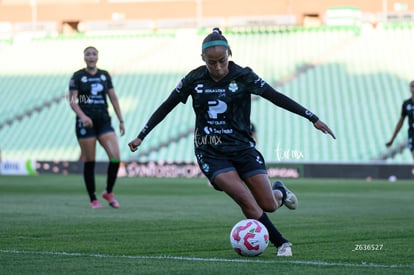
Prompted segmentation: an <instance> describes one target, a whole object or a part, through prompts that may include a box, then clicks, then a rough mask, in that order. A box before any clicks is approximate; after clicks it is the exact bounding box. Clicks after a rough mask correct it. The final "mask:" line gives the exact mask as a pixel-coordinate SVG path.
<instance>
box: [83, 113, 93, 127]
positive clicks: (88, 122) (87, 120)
mask: <svg viewBox="0 0 414 275" xmlns="http://www.w3.org/2000/svg"><path fill="white" fill-rule="evenodd" d="M81 120H82V125H83V127H85V128H92V127H93V122H92V119H91V118H90V117H88V116H84V117H82V118H81Z"/></svg>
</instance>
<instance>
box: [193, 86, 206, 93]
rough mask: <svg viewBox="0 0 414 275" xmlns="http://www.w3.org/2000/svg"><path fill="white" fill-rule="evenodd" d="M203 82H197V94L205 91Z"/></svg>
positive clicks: (195, 89)
mask: <svg viewBox="0 0 414 275" xmlns="http://www.w3.org/2000/svg"><path fill="white" fill-rule="evenodd" d="M203 87H204V85H203V84H197V86H195V88H194V91H196V93H197V94H201V93H203Z"/></svg>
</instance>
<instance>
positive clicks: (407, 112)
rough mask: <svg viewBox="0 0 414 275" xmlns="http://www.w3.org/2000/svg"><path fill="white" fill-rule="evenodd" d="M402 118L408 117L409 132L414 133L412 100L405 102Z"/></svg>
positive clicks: (413, 106)
mask: <svg viewBox="0 0 414 275" xmlns="http://www.w3.org/2000/svg"><path fill="white" fill-rule="evenodd" d="M401 116H404V117H406V116H407V117H408V132H409V133H414V102H413V101H412V100H411V98H409V99H407V100H405V101H404V102H403V105H402V108H401Z"/></svg>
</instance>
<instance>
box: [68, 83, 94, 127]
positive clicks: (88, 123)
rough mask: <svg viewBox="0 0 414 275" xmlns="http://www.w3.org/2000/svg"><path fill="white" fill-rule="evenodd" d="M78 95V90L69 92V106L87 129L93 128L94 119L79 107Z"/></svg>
mask: <svg viewBox="0 0 414 275" xmlns="http://www.w3.org/2000/svg"><path fill="white" fill-rule="evenodd" d="M78 93H79V92H78V90H69V105H70V107H71V108H72V110H73V111H74V112H75V113H76V115H77V116H78V117H79V118H80V119H81V120H82V124H83V126H85V127H86V128H88V127H92V126H93V122H92V119H91V118H90V117H88V116H87V115H86V114H85V113H84V112H83V111H82V109H81V108H80V107H79V104H78Z"/></svg>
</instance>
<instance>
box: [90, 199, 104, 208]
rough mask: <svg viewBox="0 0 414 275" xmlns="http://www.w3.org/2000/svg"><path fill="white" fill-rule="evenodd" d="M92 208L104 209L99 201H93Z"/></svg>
mask: <svg viewBox="0 0 414 275" xmlns="http://www.w3.org/2000/svg"><path fill="white" fill-rule="evenodd" d="M91 207H92V208H102V205H101V203H100V202H99V201H98V200H93V201H92V202H91Z"/></svg>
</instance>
